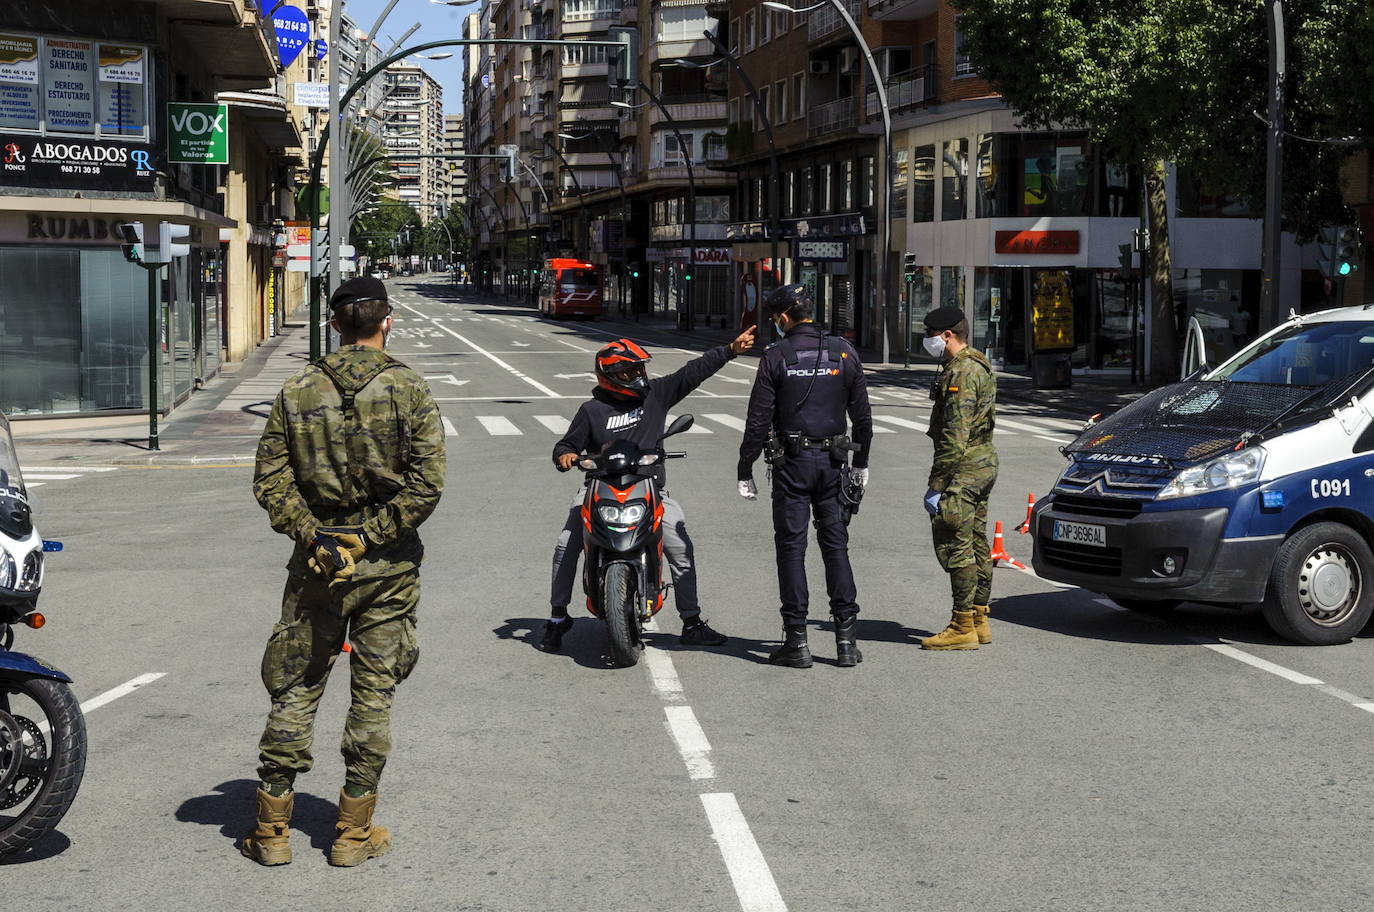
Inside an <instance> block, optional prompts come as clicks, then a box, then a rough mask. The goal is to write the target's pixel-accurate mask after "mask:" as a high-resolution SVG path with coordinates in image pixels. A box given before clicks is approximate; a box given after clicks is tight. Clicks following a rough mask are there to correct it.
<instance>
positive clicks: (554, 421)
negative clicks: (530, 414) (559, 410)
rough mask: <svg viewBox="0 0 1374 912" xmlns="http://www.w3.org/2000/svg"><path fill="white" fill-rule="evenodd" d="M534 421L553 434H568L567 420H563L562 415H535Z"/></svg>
mask: <svg viewBox="0 0 1374 912" xmlns="http://www.w3.org/2000/svg"><path fill="white" fill-rule="evenodd" d="M534 420H535V421H538V422H539V423H540V424H542V425H544V427H546V428H548V429H549V430H551V431H553V432H554V433H555V434H566V433H567V432H568V419H566V418H564V417H563V416H562V415H535V416H534Z"/></svg>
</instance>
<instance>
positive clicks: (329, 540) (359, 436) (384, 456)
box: [241, 277, 445, 866]
mask: <svg viewBox="0 0 1374 912" xmlns="http://www.w3.org/2000/svg"><path fill="white" fill-rule="evenodd" d="M329 306H330V309H331V311H332V313H333V319H332V320H331V325H332V326H333V327H334V328H335V329H336V330H337V331H338V332H339V335H340V339H341V341H342V345H341V346H340V348H339V349H338V351H335V352H333V353H332V354H330V355H327V356H326V357H324V358H322V359H321V360H319V361H317V362H315V363H313V364H311V365H310V366H309V367H306V368H305V369H304V370H302V371H301V372H300V373H298V374H296V375H295V376H294V377H292V378H291V379H289V380H287V381H286V383H285V384H284V385H283V386H282V390H281V392H280V393H279V394H278V396H277V400H276V403H275V404H274V405H273V406H272V414H271V416H270V417H269V418H268V420H267V427H266V429H265V430H264V431H263V434H262V439H261V441H260V442H259V443H258V452H257V471H256V472H255V474H254V478H253V493H254V496H256V498H257V500H258V503H260V504H261V505H262V506H263V508H264V509H266V510H267V515H268V517H269V519H270V520H271V523H272V528H273V529H274V530H276V531H277V532H281V533H283V534H285V535H289V536H290V537H291V538H292V539H293V540H294V541H295V550H294V551H293V552H292V555H291V560H290V562H289V563H288V564H287V579H286V591H285V593H284V595H283V596H282V613H281V620H280V621H279V622H278V623H277V625H276V626H275V627H274V628H273V629H272V635H271V637H270V639H269V640H268V641H267V650H266V652H265V653H264V655H263V658H262V680H263V683H264V684H265V685H266V687H267V692H268V694H269V695H270V696H271V699H272V707H271V711H270V712H269V714H268V717H267V727H266V730H265V731H264V732H263V735H262V740H261V742H260V744H259V750H260V757H259V759H260V765H259V767H258V775H259V777H260V778H261V780H262V784H261V785H260V787H259V788H258V791H257V809H258V820H257V825H256V827H255V828H254V829H253V830H252V832H250V833H249V834H248V835H247V836H246V837H245V838H244V840H243V844H242V846H241V850H242V852H243V854H244V855H246V856H247V857H249V858H251V859H253V860H254V861H256V862H258V863H259V864H264V865H277V864H286V863H288V862H290V861H291V846H290V842H289V826H290V821H291V808H292V801H293V798H294V793H293V792H292V787H293V783H294V782H295V779H296V776H297V775H299V774H300V773H303V772H305V771H307V770H309V769H310V766H311V762H312V755H311V750H310V749H311V741H312V737H313V729H314V721H315V711H316V710H317V709H318V708H319V705H320V698H321V697H323V696H324V689H325V683H326V682H327V681H328V678H329V672H330V669H331V668H333V666H334V660H335V659H336V658H338V655H339V652H340V651H341V650H342V649H343V646H344V640H345V638H347V640H348V642H349V644H350V646H351V648H352V651H351V652H350V654H349V678H350V690H351V701H350V704H349V710H348V719H347V721H346V722H345V725H344V734H343V745H342V749H343V757H344V766H345V768H346V773H345V779H344V787H343V790H342V791H341V792H340V794H339V820H338V824H337V826H336V839H335V841H334V844H333V845H332V846H331V847H330V850H329V863H330V864H333V865H340V866H351V865H356V864H361V863H362V862H364V861H366V860H367V859H369V858H375V857H377V856H379V855H383V854H385V853H386V852H387V851H389V850H390V848H391V836H390V833H389V832H388V831H387V829H386V828H385V827H382V826H376V825H374V824H373V823H372V815H373V811H374V809H375V808H376V804H377V782H378V779H379V778H380V777H381V774H382V767H383V766H385V764H386V759H387V755H388V754H389V753H390V751H391V703H392V700H393V698H394V697H395V694H396V686H397V685H398V684H399V683H400V682H401V681H404V680H405V678H406V676H407V675H409V674H410V672H411V670H412V669H413V668H414V667H415V662H416V660H417V659H418V658H419V645H418V641H417V639H416V633H415V622H416V618H415V613H416V604H417V603H418V601H419V598H420V576H419V566H420V560H421V557H422V556H423V548H422V547H421V544H420V536H419V534H418V532H417V531H416V530H417V527H418V526H419V525H420V524H421V523H422V522H424V521H425V519H427V518H428V517H429V515H430V514H431V513H432V512H434V508H435V506H436V505H437V504H438V503H439V496H440V494H441V492H442V491H443V486H444V460H445V455H444V430H443V426H442V424H441V422H440V417H439V408H438V406H437V405H435V403H434V399H433V397H432V396H431V395H430V392H429V388H428V387H427V386H426V385H425V382H424V380H423V379H422V378H421V377H420V375H419V374H417V373H415V372H414V371H413V370H411V369H410V368H408V367H406V366H405V365H404V364H402V363H401V362H400V361H397V360H396V359H395V358H392V357H391V356H390V355H388V354H387V353H386V352H385V350H384V349H385V344H386V337H387V334H388V333H389V332H390V331H391V305H390V304H389V303H388V302H387V294H386V287H385V286H384V285H383V284H382V283H381V282H380V281H378V280H377V279H374V278H370V277H369V278H355V279H350V280H349V281H347V282H344V283H343V284H342V285H340V286H339V288H338V289H337V290H336V291H335V292H334V294H333V296H332V297H331V298H330V301H329Z"/></svg>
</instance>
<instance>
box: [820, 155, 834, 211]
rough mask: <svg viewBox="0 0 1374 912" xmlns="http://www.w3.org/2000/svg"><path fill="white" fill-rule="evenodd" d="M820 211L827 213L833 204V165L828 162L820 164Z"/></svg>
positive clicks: (832, 209) (832, 207)
mask: <svg viewBox="0 0 1374 912" xmlns="http://www.w3.org/2000/svg"><path fill="white" fill-rule="evenodd" d="M820 176H821V189H820V212H821V214H822V215H829V214H830V213H831V212H833V211H834V205H835V196H834V193H835V187H834V183H835V166H834V165H832V164H831V163H829V162H826V163H825V164H823V165H821V174H820Z"/></svg>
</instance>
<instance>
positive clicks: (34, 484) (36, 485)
mask: <svg viewBox="0 0 1374 912" xmlns="http://www.w3.org/2000/svg"><path fill="white" fill-rule="evenodd" d="M45 484H47V482H46V481H30V482H26V483H25V484H24V487H26V488H41V487H43V485H45Z"/></svg>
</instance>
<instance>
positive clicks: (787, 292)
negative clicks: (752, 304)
mask: <svg viewBox="0 0 1374 912" xmlns="http://www.w3.org/2000/svg"><path fill="white" fill-rule="evenodd" d="M763 303H764V307H765V309H766V310H767V313H768V316H769V317H776V316H778V315H779V314H783V313H786V312H787V311H789V310H791V309H792V308H793V307H796V306H797V305H798V304H805V305H806V306H807V307H811V306H812V301H811V290H810V289H808V288H807V287H806V286H805V285H802V284H800V283H795V282H794V283H793V284H791V285H782V286H779V287H778V288H774V289H773V290H772V291H770V292H769V293H768V297H766V298H764V301H763Z"/></svg>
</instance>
